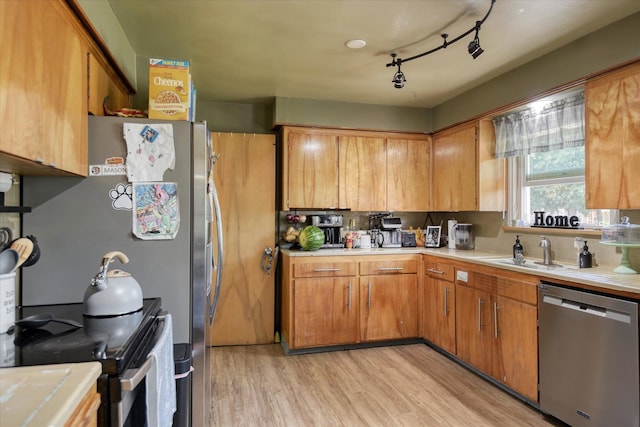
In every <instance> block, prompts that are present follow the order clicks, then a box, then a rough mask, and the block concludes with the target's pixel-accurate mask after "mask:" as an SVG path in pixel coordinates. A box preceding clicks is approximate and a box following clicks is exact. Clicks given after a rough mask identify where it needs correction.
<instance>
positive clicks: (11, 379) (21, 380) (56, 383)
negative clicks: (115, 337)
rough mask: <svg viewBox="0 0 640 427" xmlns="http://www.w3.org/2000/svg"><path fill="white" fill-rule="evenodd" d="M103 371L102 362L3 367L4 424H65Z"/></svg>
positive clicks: (0, 412)
mask: <svg viewBox="0 0 640 427" xmlns="http://www.w3.org/2000/svg"><path fill="white" fill-rule="evenodd" d="M101 372H102V368H101V365H100V363H99V362H87V363H65V364H58V365H40V366H25V367H18V368H2V369H0V420H2V426H7V427H9V426H38V427H39V426H64V425H65V423H66V422H67V420H68V419H69V418H70V417H71V415H72V414H73V412H74V411H75V409H76V407H77V406H78V405H79V404H80V402H81V401H82V399H83V398H84V397H85V396H86V394H87V393H88V392H89V391H90V390H95V388H96V380H97V378H98V377H99V376H100V373H101Z"/></svg>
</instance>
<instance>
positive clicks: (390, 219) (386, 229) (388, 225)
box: [369, 213, 402, 248]
mask: <svg viewBox="0 0 640 427" xmlns="http://www.w3.org/2000/svg"><path fill="white" fill-rule="evenodd" d="M369 223H370V228H371V235H372V238H371V242H372V243H373V244H375V246H376V247H382V248H401V247H402V220H401V219H400V218H398V217H394V216H391V214H389V213H385V214H375V215H370V216H369Z"/></svg>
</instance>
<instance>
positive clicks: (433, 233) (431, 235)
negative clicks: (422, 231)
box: [424, 225, 442, 248]
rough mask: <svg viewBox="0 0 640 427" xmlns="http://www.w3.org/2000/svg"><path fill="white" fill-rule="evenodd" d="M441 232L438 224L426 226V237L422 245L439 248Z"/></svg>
mask: <svg viewBox="0 0 640 427" xmlns="http://www.w3.org/2000/svg"><path fill="white" fill-rule="evenodd" d="M441 232H442V227H441V226H439V225H429V226H427V239H426V240H425V243H424V246H425V247H426V248H439V247H440V233H441Z"/></svg>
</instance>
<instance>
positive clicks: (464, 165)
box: [431, 123, 478, 211]
mask: <svg viewBox="0 0 640 427" xmlns="http://www.w3.org/2000/svg"><path fill="white" fill-rule="evenodd" d="M432 176H433V182H432V189H431V195H432V207H431V208H432V210H434V211H475V210H477V209H478V203H477V188H478V182H477V176H478V175H477V159H476V126H475V123H471V124H465V125H462V126H460V127H456V128H454V129H449V130H446V131H443V132H441V133H437V134H435V135H434V136H433V174H432Z"/></svg>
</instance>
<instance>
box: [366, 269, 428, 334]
mask: <svg viewBox="0 0 640 427" xmlns="http://www.w3.org/2000/svg"><path fill="white" fill-rule="evenodd" d="M360 336H361V339H362V341H379V340H387V339H399V338H413V337H417V336H418V277H417V275H416V274H398V275H381V276H363V277H361V278H360Z"/></svg>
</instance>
